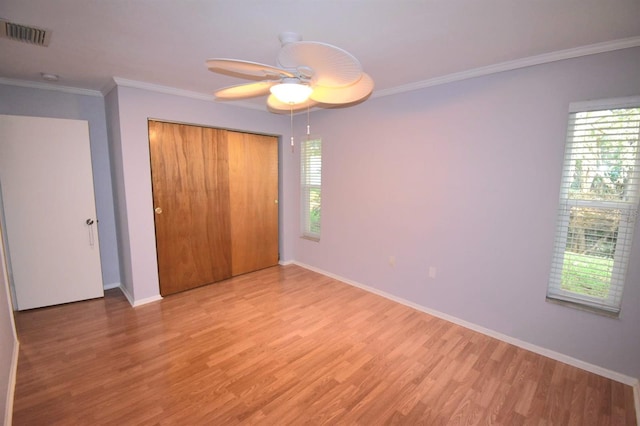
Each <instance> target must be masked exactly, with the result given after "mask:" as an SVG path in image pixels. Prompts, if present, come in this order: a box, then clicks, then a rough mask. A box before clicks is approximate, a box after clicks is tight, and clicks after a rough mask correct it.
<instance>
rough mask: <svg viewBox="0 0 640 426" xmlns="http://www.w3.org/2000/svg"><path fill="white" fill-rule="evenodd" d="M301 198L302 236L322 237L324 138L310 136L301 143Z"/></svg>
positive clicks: (317, 238) (316, 238)
mask: <svg viewBox="0 0 640 426" xmlns="http://www.w3.org/2000/svg"><path fill="white" fill-rule="evenodd" d="M300 155H301V159H300V164H301V166H300V178H301V182H300V191H301V193H300V199H301V203H302V206H301V209H300V211H301V220H300V222H301V224H302V236H303V237H306V238H311V239H315V240H319V239H320V222H321V221H320V216H321V214H320V212H321V209H320V208H321V200H322V139H320V138H308V139H307V140H304V141H303V142H302V143H301V144H300Z"/></svg>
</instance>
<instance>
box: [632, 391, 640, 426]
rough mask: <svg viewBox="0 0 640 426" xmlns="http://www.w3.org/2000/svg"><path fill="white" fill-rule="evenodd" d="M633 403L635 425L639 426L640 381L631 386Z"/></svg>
mask: <svg viewBox="0 0 640 426" xmlns="http://www.w3.org/2000/svg"><path fill="white" fill-rule="evenodd" d="M633 402H635V405H636V424H637V425H640V381H638V380H636V382H635V383H634V384H633Z"/></svg>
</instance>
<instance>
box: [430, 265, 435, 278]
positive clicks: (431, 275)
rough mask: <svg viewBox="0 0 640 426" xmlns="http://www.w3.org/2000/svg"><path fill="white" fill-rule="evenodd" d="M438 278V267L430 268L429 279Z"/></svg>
mask: <svg viewBox="0 0 640 426" xmlns="http://www.w3.org/2000/svg"><path fill="white" fill-rule="evenodd" d="M435 277H436V267H435V266H429V278H431V279H434V278H435Z"/></svg>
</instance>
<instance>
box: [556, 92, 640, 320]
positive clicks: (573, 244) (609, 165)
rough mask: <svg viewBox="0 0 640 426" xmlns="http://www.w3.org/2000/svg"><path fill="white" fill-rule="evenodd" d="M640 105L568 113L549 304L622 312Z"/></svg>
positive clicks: (638, 161)
mask: <svg viewBox="0 0 640 426" xmlns="http://www.w3.org/2000/svg"><path fill="white" fill-rule="evenodd" d="M637 101H638V102H637V103H636V104H635V107H629V106H628V103H629V102H628V101H626V102H624V103H623V102H620V104H621V105H624V108H616V107H615V106H612V105H611V101H606V102H603V105H606V106H605V107H602V106H600V108H598V105H597V104H594V103H591V104H590V105H589V108H586V107H584V106H583V107H582V108H583V109H584V110H580V108H577V110H576V109H573V111H571V112H570V114H569V125H568V131H567V141H566V150H565V158H564V167H563V173H562V182H561V189H560V204H559V211H558V220H557V229H556V239H555V245H554V256H553V262H552V267H551V275H550V280H549V287H548V291H547V297H548V298H550V299H556V300H562V301H565V302H570V303H573V304H577V305H581V306H584V307H587V308H590V309H593V310H596V311H600V312H605V313H608V314H613V315H617V314H618V313H619V312H620V306H621V303H622V292H623V288H624V279H625V276H626V272H627V266H628V264H629V254H630V251H631V245H632V240H633V233H634V226H635V223H636V221H637V214H638V199H639V192H640V153H639V149H638V138H639V133H640V99H637Z"/></svg>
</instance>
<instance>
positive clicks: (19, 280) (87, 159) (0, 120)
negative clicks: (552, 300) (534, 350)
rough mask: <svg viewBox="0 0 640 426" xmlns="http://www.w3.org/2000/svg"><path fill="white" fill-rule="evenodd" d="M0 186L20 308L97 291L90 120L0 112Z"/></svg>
mask: <svg viewBox="0 0 640 426" xmlns="http://www.w3.org/2000/svg"><path fill="white" fill-rule="evenodd" d="M0 188H1V191H2V206H3V210H4V221H3V225H4V227H5V228H6V229H5V233H6V235H5V238H6V242H7V247H5V248H6V249H7V255H8V256H7V257H8V263H9V265H8V266H9V273H10V283H11V284H12V287H13V289H14V292H15V300H16V302H17V308H18V309H19V310H24V309H31V308H38V307H42V306H50V305H57V304H60V303H67V302H74V301H77V300H85V299H92V298H96V297H102V296H103V295H104V292H103V288H102V274H101V265H100V249H99V246H98V230H97V224H96V221H97V218H96V210H95V198H94V192H93V173H92V169H91V153H90V147H89V127H88V123H87V122H86V121H80V120H62V119H52V118H39V117H22V116H8V115H0Z"/></svg>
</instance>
